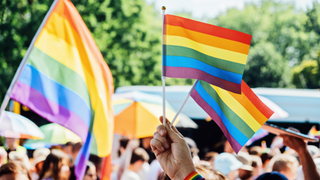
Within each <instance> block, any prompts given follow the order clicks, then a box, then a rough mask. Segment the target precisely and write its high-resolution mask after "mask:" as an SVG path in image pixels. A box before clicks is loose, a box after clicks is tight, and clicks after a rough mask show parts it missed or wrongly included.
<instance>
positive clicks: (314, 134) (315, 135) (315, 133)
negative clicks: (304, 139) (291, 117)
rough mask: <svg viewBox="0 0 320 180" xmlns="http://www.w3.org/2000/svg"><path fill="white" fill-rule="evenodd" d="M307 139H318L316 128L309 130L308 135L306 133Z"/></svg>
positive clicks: (318, 133)
mask: <svg viewBox="0 0 320 180" xmlns="http://www.w3.org/2000/svg"><path fill="white" fill-rule="evenodd" d="M308 136H309V137H312V138H315V137H316V138H319V137H320V131H318V130H317V128H316V126H312V128H311V129H310V131H309V133H308Z"/></svg>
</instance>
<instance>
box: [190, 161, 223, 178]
mask: <svg viewBox="0 0 320 180" xmlns="http://www.w3.org/2000/svg"><path fill="white" fill-rule="evenodd" d="M206 163H207V164H205V163H199V164H195V168H196V170H197V171H198V172H199V173H200V174H201V175H202V176H203V177H204V178H205V179H206V180H227V177H226V176H225V175H223V174H222V173H221V172H220V171H217V170H214V169H212V166H211V165H210V163H208V162H206Z"/></svg>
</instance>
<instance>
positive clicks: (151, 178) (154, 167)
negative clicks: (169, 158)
mask: <svg viewBox="0 0 320 180" xmlns="http://www.w3.org/2000/svg"><path fill="white" fill-rule="evenodd" d="M162 172H163V170H162V168H161V165H160V163H159V161H158V160H157V159H155V160H154V161H152V163H151V164H150V170H149V172H148V173H147V175H146V178H145V179H146V180H157V179H158V178H159V176H160V174H161V173H162Z"/></svg>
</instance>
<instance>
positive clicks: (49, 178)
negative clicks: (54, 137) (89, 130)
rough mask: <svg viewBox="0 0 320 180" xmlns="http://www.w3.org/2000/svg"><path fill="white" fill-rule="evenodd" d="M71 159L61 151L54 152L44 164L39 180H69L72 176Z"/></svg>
mask: <svg viewBox="0 0 320 180" xmlns="http://www.w3.org/2000/svg"><path fill="white" fill-rule="evenodd" d="M68 161H69V158H68V155H66V154H65V153H64V152H62V151H60V150H52V152H51V153H50V154H49V155H48V156H47V158H46V160H45V161H44V162H43V167H42V171H41V173H40V176H39V180H68V179H69V176H70V169H69V166H68V165H69V162H68Z"/></svg>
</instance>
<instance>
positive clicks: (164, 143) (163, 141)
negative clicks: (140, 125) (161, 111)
mask: <svg viewBox="0 0 320 180" xmlns="http://www.w3.org/2000/svg"><path fill="white" fill-rule="evenodd" d="M153 138H154V139H156V140H158V141H160V142H161V144H162V146H163V147H165V149H169V148H170V146H169V142H168V140H167V138H165V137H163V136H161V135H160V134H159V133H158V132H155V133H154V134H153Z"/></svg>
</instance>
